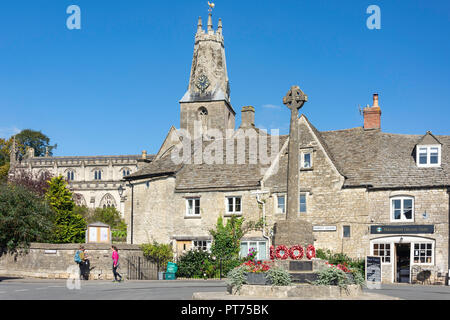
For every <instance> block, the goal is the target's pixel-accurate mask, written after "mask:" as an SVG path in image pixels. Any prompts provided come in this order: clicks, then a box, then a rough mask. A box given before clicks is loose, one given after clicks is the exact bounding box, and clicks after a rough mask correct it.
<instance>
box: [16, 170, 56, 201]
mask: <svg viewBox="0 0 450 320" xmlns="http://www.w3.org/2000/svg"><path fill="white" fill-rule="evenodd" d="M52 177H53V175H52V174H51V173H50V172H48V171H43V172H42V173H40V174H33V173H32V172H31V171H30V170H15V174H14V176H13V177H12V178H11V179H10V180H9V182H10V183H12V184H15V185H19V186H22V187H24V188H27V189H28V190H30V191H32V192H34V193H36V194H37V195H39V196H40V197H44V196H45V193H46V192H47V190H48V187H49V184H48V182H49V181H50V180H51V178H52Z"/></svg>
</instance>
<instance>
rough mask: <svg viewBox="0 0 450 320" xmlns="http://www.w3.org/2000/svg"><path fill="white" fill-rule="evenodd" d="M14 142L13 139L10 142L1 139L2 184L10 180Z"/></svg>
mask: <svg viewBox="0 0 450 320" xmlns="http://www.w3.org/2000/svg"><path fill="white" fill-rule="evenodd" d="M12 140H13V139H12V138H10V139H8V140H5V139H2V138H0V183H1V182H5V181H6V180H7V179H8V172H9V160H10V150H11V146H12Z"/></svg>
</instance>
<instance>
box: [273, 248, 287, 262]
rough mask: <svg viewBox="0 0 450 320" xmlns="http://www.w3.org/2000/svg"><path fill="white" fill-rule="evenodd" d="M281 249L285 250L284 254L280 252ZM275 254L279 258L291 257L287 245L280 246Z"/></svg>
mask: <svg viewBox="0 0 450 320" xmlns="http://www.w3.org/2000/svg"><path fill="white" fill-rule="evenodd" d="M281 251H284V254H283V255H281V254H280V252H281ZM275 256H276V257H277V259H281V260H286V259H287V258H288V257H289V249H288V248H287V247H286V246H285V245H281V246H278V247H277V250H276V251H275Z"/></svg>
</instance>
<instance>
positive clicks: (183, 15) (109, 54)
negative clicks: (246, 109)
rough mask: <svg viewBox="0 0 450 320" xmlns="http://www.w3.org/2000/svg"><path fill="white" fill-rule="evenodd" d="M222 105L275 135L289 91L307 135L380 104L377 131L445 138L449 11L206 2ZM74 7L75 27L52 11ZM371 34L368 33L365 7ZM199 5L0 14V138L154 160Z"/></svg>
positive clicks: (173, 110)
mask: <svg viewBox="0 0 450 320" xmlns="http://www.w3.org/2000/svg"><path fill="white" fill-rule="evenodd" d="M215 3H216V8H215V10H214V16H213V18H214V26H217V20H218V19H219V18H222V20H223V32H224V37H225V46H226V55H227V66H228V73H229V78H230V82H231V99H232V101H231V102H232V105H233V107H234V109H235V111H236V112H237V114H238V117H237V120H236V123H237V125H238V124H239V123H240V117H239V115H240V110H241V108H242V107H243V106H247V105H253V106H254V107H255V108H256V123H257V125H258V126H260V127H263V128H267V129H272V128H279V129H280V131H281V133H283V134H285V133H287V132H288V126H289V110H288V109H287V108H286V107H285V106H283V105H282V98H283V96H284V95H285V94H286V92H287V91H288V90H289V88H290V87H291V86H292V85H294V84H297V85H299V86H300V87H301V88H302V89H303V91H305V93H307V94H308V96H309V102H308V103H307V104H306V105H305V107H304V108H303V109H302V113H304V114H306V116H307V117H308V118H309V119H310V121H311V122H312V123H313V124H314V125H315V126H316V127H317V128H318V129H319V130H322V131H324V130H337V129H345V128H352V127H358V126H361V125H362V123H363V119H362V116H361V115H360V114H359V111H358V106H365V105H367V104H371V103H372V94H373V93H375V92H377V93H379V95H380V106H381V108H382V124H381V125H382V130H383V131H385V132H392V133H405V134H424V133H425V132H426V131H427V130H431V131H432V132H433V133H434V134H437V135H450V130H449V124H448V123H449V119H450V110H449V109H450V103H449V101H450V63H449V57H450V41H449V39H450V2H449V1H444V0H442V1H438V0H436V1H424V0H422V1H418V0H396V1H392V0H389V1H384V0H371V1H365V0H359V1H351V0H348V1H337V0H322V1H320V0H314V1H313V0H285V1H282V2H281V1H264V0H259V1H253V0H249V1H234V0H227V1H224V0H217V1H215ZM72 4H75V5H78V6H79V7H80V8H81V20H82V29H81V30H68V29H67V27H66V20H67V18H68V16H69V15H68V14H67V13H66V9H67V7H68V6H69V5H72ZM373 4H374V5H378V6H379V7H380V9H381V29H380V30H369V29H368V28H367V26H366V20H367V18H368V17H369V16H370V15H369V14H367V13H366V9H367V7H368V6H369V5H373ZM207 9H208V8H207V1H203V0H189V1H186V0H183V1H181V0H180V1H179V0H172V1H156V0H153V1H148V0H146V1H144V0H133V1H105V0H71V1H65V0H58V1H55V0H35V1H11V0H9V1H6V0H5V1H1V4H0V27H1V28H0V111H1V113H0V114H1V116H0V137H6V136H9V135H11V134H12V133H14V132H16V131H18V130H21V129H26V128H31V129H34V130H42V131H43V132H44V133H45V134H47V135H48V136H49V137H50V138H51V139H52V142H53V143H57V144H58V149H57V150H56V152H55V155H58V156H68V155H77V156H78V155H118V154H139V153H140V152H141V151H142V150H144V149H145V150H147V151H148V152H149V153H155V152H157V151H158V149H159V147H160V144H161V143H162V141H163V139H164V138H165V136H166V134H167V132H168V130H169V128H170V126H172V125H174V126H175V127H179V121H180V119H179V103H178V101H179V100H180V99H181V98H182V96H183V94H184V93H185V91H186V89H187V85H188V79H189V73H190V67H191V59H192V54H193V47H194V34H195V32H196V24H197V19H198V17H199V16H200V15H201V16H202V17H203V19H204V20H205V19H206V18H207V14H208V11H207Z"/></svg>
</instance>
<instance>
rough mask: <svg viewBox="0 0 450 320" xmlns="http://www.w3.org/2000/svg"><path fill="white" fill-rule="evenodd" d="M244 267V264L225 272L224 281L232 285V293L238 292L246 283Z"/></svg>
mask: <svg viewBox="0 0 450 320" xmlns="http://www.w3.org/2000/svg"><path fill="white" fill-rule="evenodd" d="M246 272H247V271H246V268H245V266H244V265H241V266H239V267H236V268H234V269H233V270H231V271H230V272H228V273H227V280H226V283H227V284H228V285H229V286H231V287H232V293H233V294H235V293H236V292H239V290H240V289H241V287H242V285H243V284H245V283H246V277H245V273H246Z"/></svg>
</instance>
